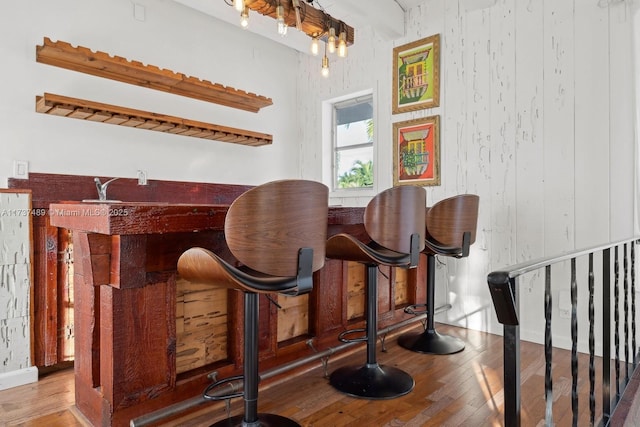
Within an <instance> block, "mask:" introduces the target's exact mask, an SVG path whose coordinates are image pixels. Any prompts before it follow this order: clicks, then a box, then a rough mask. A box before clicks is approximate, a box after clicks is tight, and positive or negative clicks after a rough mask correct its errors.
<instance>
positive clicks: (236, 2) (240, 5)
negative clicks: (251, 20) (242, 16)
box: [227, 0, 244, 12]
mask: <svg viewBox="0 0 640 427" xmlns="http://www.w3.org/2000/svg"><path fill="white" fill-rule="evenodd" d="M227 4H228V3H227ZM233 7H235V8H236V10H237V11H238V12H242V11H243V10H244V0H233Z"/></svg>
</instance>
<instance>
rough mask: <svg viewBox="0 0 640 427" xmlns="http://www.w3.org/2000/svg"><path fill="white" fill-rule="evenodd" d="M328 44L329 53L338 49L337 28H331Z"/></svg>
mask: <svg viewBox="0 0 640 427" xmlns="http://www.w3.org/2000/svg"><path fill="white" fill-rule="evenodd" d="M327 44H328V45H329V53H333V52H335V51H336V30H335V29H334V28H333V27H331V28H329V37H327Z"/></svg>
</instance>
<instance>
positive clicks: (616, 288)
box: [613, 246, 620, 403]
mask: <svg viewBox="0 0 640 427" xmlns="http://www.w3.org/2000/svg"><path fill="white" fill-rule="evenodd" d="M613 258H614V260H613V271H614V277H615V278H614V281H613V337H614V338H613V342H614V346H615V352H616V361H615V366H616V403H617V402H618V401H619V400H620V309H619V307H618V305H619V302H620V301H619V300H620V262H619V260H618V247H617V246H616V247H615V250H614V256H613Z"/></svg>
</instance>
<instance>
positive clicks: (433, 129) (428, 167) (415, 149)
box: [393, 116, 440, 186]
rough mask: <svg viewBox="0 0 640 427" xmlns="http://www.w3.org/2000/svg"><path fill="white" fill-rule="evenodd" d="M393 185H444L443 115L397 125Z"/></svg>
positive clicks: (394, 135) (395, 128) (395, 124)
mask: <svg viewBox="0 0 640 427" xmlns="http://www.w3.org/2000/svg"><path fill="white" fill-rule="evenodd" d="M393 142H394V143H393V150H394V151H393V185H394V186H395V185H440V116H430V117H425V118H421V119H415V120H408V121H405V122H399V123H394V124H393Z"/></svg>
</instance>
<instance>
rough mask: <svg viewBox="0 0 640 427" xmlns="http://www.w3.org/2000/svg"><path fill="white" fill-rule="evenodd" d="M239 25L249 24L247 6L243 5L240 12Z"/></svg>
mask: <svg viewBox="0 0 640 427" xmlns="http://www.w3.org/2000/svg"><path fill="white" fill-rule="evenodd" d="M240 26H241V27H242V28H247V27H248V26H249V8H248V7H247V6H245V7H244V10H243V11H242V12H241V13H240Z"/></svg>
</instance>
